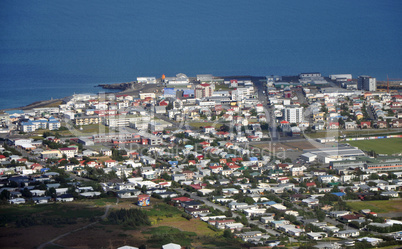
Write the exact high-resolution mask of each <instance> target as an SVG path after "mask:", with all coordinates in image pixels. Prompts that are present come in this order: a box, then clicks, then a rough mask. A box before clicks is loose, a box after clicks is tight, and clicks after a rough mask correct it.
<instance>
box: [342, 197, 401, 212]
mask: <svg viewBox="0 0 402 249" xmlns="http://www.w3.org/2000/svg"><path fill="white" fill-rule="evenodd" d="M347 205H348V206H349V207H350V208H351V209H352V210H354V211H359V210H362V209H370V210H371V211H373V212H376V213H389V212H402V200H387V201H356V202H347Z"/></svg>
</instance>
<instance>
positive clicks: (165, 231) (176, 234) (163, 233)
mask: <svg viewBox="0 0 402 249" xmlns="http://www.w3.org/2000/svg"><path fill="white" fill-rule="evenodd" d="M144 233H145V234H150V235H151V236H150V237H149V239H148V243H150V244H151V245H152V246H153V247H155V248H156V247H157V248H160V247H162V245H164V244H168V243H177V244H179V245H181V246H190V245H191V242H192V241H193V238H194V237H196V236H197V234H196V233H194V232H186V231H180V230H179V229H177V228H173V227H168V226H161V227H153V228H151V229H149V230H148V231H146V232H144Z"/></svg>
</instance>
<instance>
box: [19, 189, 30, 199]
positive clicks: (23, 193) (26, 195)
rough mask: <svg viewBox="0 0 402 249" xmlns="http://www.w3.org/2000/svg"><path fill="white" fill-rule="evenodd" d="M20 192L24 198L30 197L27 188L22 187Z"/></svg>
mask: <svg viewBox="0 0 402 249" xmlns="http://www.w3.org/2000/svg"><path fill="white" fill-rule="evenodd" d="M21 194H22V196H24V197H25V198H31V197H32V193H31V191H29V189H28V188H24V189H23V190H22V191H21Z"/></svg>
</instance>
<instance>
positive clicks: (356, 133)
mask: <svg viewBox="0 0 402 249" xmlns="http://www.w3.org/2000/svg"><path fill="white" fill-rule="evenodd" d="M387 131H388V130H382V129H378V130H357V131H345V130H342V133H341V131H338V130H326V131H317V132H312V133H307V134H305V136H306V137H309V138H313V139H314V138H322V137H338V136H340V135H346V137H367V136H382V135H384V136H385V135H400V134H401V133H400V132H397V133H393V132H392V133H387Z"/></svg>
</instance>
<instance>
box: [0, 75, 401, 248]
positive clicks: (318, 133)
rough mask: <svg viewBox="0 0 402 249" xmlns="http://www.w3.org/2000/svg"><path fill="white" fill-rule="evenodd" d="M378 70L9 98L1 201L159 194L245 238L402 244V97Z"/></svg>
mask: <svg viewBox="0 0 402 249" xmlns="http://www.w3.org/2000/svg"><path fill="white" fill-rule="evenodd" d="M366 81H367V82H369V83H367V82H366ZM373 82H374V83H375V78H371V77H369V76H359V77H358V78H357V79H353V78H352V75H349V74H345V75H331V76H330V77H324V76H322V75H321V74H320V73H301V74H300V75H298V76H292V77H290V76H283V77H282V76H273V75H272V76H267V77H265V78H261V77H260V78H255V77H232V78H231V77H228V78H220V77H214V76H212V75H209V74H205V75H197V77H187V75H185V74H182V73H180V74H177V75H176V76H164V75H163V76H162V78H160V79H157V78H156V77H139V78H138V79H137V81H136V82H135V84H137V85H136V86H135V87H138V89H142V88H141V87H143V86H144V85H148V86H149V85H152V86H154V87H152V88H149V89H151V90H149V91H148V92H146V91H141V90H138V91H137V92H136V94H128V93H126V92H121V93H109V94H98V95H96V94H75V95H74V96H72V97H70V98H69V99H68V100H66V101H65V102H63V103H62V104H60V105H59V106H57V107H40V108H34V109H28V110H27V109H25V110H6V111H3V112H2V113H1V114H0V125H1V134H0V135H1V141H0V165H1V167H0V196H1V200H2V205H11V206H21V205H46V204H50V203H69V202H77V201H82V200H87V199H91V200H92V199H102V198H107V197H115V198H116V199H117V200H119V199H121V200H131V199H133V200H135V201H134V202H135V203H136V208H138V207H152V205H153V202H154V201H155V200H159V201H160V200H162V201H163V202H164V203H166V204H168V205H170V206H172V207H175V208H177V209H178V210H180V211H182V212H183V215H184V216H183V217H188V218H189V219H196V220H200V221H202V222H204V223H205V226H208V227H209V228H210V229H212V230H213V231H224V232H223V234H224V235H225V236H227V237H230V238H234V239H237V240H238V241H242V242H241V243H244V244H243V245H247V247H248V248H251V247H257V246H260V247H264V248H268V247H269V248H272V247H278V246H284V247H288V246H289V247H294V248H298V247H300V248H306V247H302V245H303V243H304V246H307V247H308V248H344V247H353V246H355V248H361V247H359V246H361V245H366V243H368V244H369V245H370V246H378V245H392V243H394V242H395V241H396V244H398V243H399V244H400V241H401V234H400V232H401V231H402V221H401V218H402V215H401V214H402V213H401V212H402V211H401V209H400V208H399V209H398V208H397V207H398V205H399V207H400V206H401V204H402V202H401V199H400V197H401V196H400V195H401V190H402V149H401V148H402V147H401V146H400V144H401V140H402V96H401V95H399V94H398V93H397V92H393V91H389V90H388V91H379V90H378V91H377V89H376V88H373V87H375V86H376V85H375V84H374V83H373ZM373 84H374V86H373ZM133 87H134V86H133ZM367 141H375V142H376V143H378V144H380V143H388V144H389V148H388V147H386V148H385V150H386V151H385V152H382V151H376V149H367V148H366V147H364V146H360V145H355V144H354V142H367ZM398 143H399V144H398ZM398 146H399V147H398ZM375 202H377V203H385V202H387V203H389V204H387V205H391V206H389V212H378V211H381V208H379V207H378V206H376V205H374V204H373V203H375ZM366 203H370V205H366ZM392 203H394V204H392ZM373 209H374V210H373ZM389 241H394V242H392V243H391V242H389ZM292 243H296V244H297V245H298V246H291V245H292ZM387 243H388V244H387ZM296 244H295V245H296ZM133 246H140V245H133ZM179 246H180V245H179ZM163 248H165V247H163ZM166 248H174V245H170V247H169V246H167V247H166ZM177 248H180V247H177Z"/></svg>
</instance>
